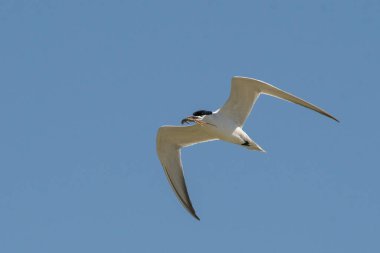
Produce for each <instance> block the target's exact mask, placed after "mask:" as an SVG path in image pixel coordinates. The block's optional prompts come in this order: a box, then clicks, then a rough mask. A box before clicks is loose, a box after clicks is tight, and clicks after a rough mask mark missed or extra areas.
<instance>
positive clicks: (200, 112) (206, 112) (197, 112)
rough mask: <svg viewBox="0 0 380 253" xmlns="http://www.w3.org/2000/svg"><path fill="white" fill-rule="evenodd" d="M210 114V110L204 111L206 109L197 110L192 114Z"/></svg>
mask: <svg viewBox="0 0 380 253" xmlns="http://www.w3.org/2000/svg"><path fill="white" fill-rule="evenodd" d="M210 114H212V112H211V111H206V110H199V111H196V112H194V113H193V116H204V115H210Z"/></svg>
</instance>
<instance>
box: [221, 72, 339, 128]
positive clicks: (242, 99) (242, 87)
mask: <svg viewBox="0 0 380 253" xmlns="http://www.w3.org/2000/svg"><path fill="white" fill-rule="evenodd" d="M260 94H266V95H270V96H273V97H277V98H280V99H283V100H287V101H289V102H292V103H295V104H299V105H302V106H304V107H306V108H309V109H311V110H314V111H316V112H318V113H320V114H322V115H325V116H327V117H329V118H331V119H333V120H336V121H338V120H337V119H336V118H335V117H334V116H332V115H331V114H329V113H327V112H326V111H324V110H323V109H321V108H319V107H317V106H315V105H312V104H310V103H308V102H306V101H305V100H302V99H300V98H298V97H296V96H293V95H292V94H290V93H287V92H285V91H282V90H280V89H278V88H276V87H274V86H273V85H270V84H268V83H265V82H263V81H260V80H256V79H253V78H247V77H239V76H235V77H233V78H232V80H231V92H230V97H229V98H228V100H227V102H226V103H225V104H224V105H223V107H222V108H221V109H220V110H219V113H220V114H224V115H226V116H227V117H229V118H231V119H232V120H234V121H235V123H236V124H237V125H238V126H243V125H244V122H245V120H246V119H247V117H248V115H249V114H250V112H251V110H252V108H253V106H254V104H255V102H256V100H257V98H258V97H259V96H260ZM338 122H339V121H338Z"/></svg>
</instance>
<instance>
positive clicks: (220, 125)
mask: <svg viewBox="0 0 380 253" xmlns="http://www.w3.org/2000/svg"><path fill="white" fill-rule="evenodd" d="M261 94H265V95H269V96H273V97H277V98H280V99H283V100H287V101H289V102H292V103H295V104H298V105H301V106H304V107H306V108H309V109H311V110H314V111H316V112H318V113H320V114H322V115H324V116H327V117H329V118H331V119H333V120H335V121H337V122H339V121H338V120H337V119H336V118H335V117H334V116H332V115H331V114H329V113H327V112H326V111H325V110H323V109H321V108H319V107H317V106H315V105H312V104H311V103H309V102H306V101H305V100H302V99H300V98H298V97H296V96H294V95H292V94H290V93H288V92H285V91H282V90H280V89H278V88H276V87H274V86H273V85H270V84H268V83H265V82H263V81H260V80H257V79H253V78H248V77H240V76H235V77H233V78H232V80H231V91H230V96H229V98H228V100H227V102H226V103H225V104H224V105H223V107H222V108H220V109H218V110H216V111H214V112H212V111H208V110H199V111H196V112H194V113H193V115H191V116H188V117H186V118H185V119H183V120H182V121H181V123H182V124H185V123H195V124H194V125H190V126H162V127H160V128H159V129H158V132H157V147H156V148H157V154H158V157H159V160H160V161H161V164H162V167H163V168H164V171H165V174H166V177H167V179H168V181H169V183H170V185H171V187H172V188H173V191H174V192H175V194H176V196H177V198H178V199H179V201H180V202H181V204H182V205H183V206H184V207H185V208H186V210H187V211H188V212H189V213H190V214H191V215H192V216H193V217H194V218H196V219H197V220H199V217H198V216H197V214H196V212H195V210H194V207H193V205H192V203H191V200H190V197H189V193H188V191H187V187H186V183H185V178H184V175H183V170H182V162H181V148H184V147H188V146H191V145H194V144H198V143H202V142H207V141H215V140H222V141H226V142H230V143H233V144H237V145H241V146H242V147H244V148H247V149H249V150H256V151H261V152H265V151H264V150H263V149H262V148H261V147H260V146H259V145H258V144H257V143H255V142H254V141H253V140H252V139H251V138H250V137H249V136H248V134H246V133H245V132H244V131H243V126H244V123H245V121H246V119H247V117H248V116H249V114H250V112H251V110H252V108H253V106H254V104H255V102H256V100H257V99H258V97H259V96H260V95H261Z"/></svg>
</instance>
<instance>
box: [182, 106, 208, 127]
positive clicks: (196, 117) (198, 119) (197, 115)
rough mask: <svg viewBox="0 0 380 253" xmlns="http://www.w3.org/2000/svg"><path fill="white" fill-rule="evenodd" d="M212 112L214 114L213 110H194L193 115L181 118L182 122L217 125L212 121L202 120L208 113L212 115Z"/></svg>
mask: <svg viewBox="0 0 380 253" xmlns="http://www.w3.org/2000/svg"><path fill="white" fill-rule="evenodd" d="M211 114H212V112H211V111H206V110H199V111H196V112H194V113H193V115H191V116H189V117H187V118H184V119H183V120H181V124H182V125H183V124H190V123H191V122H194V123H195V124H198V125H200V126H205V125H210V126H215V125H213V124H211V123H207V122H204V121H202V119H203V118H204V117H205V116H206V115H211Z"/></svg>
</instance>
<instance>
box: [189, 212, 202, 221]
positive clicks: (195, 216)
mask: <svg viewBox="0 0 380 253" xmlns="http://www.w3.org/2000/svg"><path fill="white" fill-rule="evenodd" d="M191 215H193V217H194V218H195V219H197V220H198V221H201V219H200V218H199V217H198V215H197V214H196V213H195V212H194V213H192V214H191Z"/></svg>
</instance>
